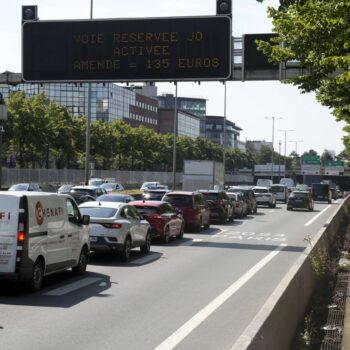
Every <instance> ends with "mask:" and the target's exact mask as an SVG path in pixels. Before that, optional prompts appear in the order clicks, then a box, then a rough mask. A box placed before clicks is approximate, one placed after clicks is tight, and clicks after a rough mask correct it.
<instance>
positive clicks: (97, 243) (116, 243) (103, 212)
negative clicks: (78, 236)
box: [79, 202, 151, 261]
mask: <svg viewBox="0 0 350 350" xmlns="http://www.w3.org/2000/svg"><path fill="white" fill-rule="evenodd" d="M79 209H80V211H81V213H82V215H89V216H90V225H89V234H90V249H91V250H92V251H115V252H116V253H118V255H120V256H121V258H122V259H123V260H124V261H128V260H129V258H130V254H131V249H132V248H135V247H140V249H141V252H143V253H145V254H147V253H149V251H150V247H151V227H150V224H149V223H148V222H147V221H146V220H143V219H142V218H141V217H140V215H139V213H138V212H137V210H136V208H135V207H133V206H132V205H129V204H128V203H118V202H87V203H83V204H81V205H79Z"/></svg>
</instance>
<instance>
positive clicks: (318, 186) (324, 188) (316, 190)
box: [311, 183, 332, 204]
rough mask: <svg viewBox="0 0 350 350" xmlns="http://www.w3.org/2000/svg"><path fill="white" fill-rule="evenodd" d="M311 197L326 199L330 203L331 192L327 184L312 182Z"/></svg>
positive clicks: (317, 199) (319, 199)
mask: <svg viewBox="0 0 350 350" xmlns="http://www.w3.org/2000/svg"><path fill="white" fill-rule="evenodd" d="M311 192H312V198H313V200H314V201H326V202H328V203H329V204H330V203H332V192H331V189H330V186H329V184H325V183H314V184H312V190H311Z"/></svg>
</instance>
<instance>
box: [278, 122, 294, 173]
mask: <svg viewBox="0 0 350 350" xmlns="http://www.w3.org/2000/svg"><path fill="white" fill-rule="evenodd" d="M278 131H283V132H284V174H286V172H287V133H288V132H290V131H294V130H293V129H278Z"/></svg>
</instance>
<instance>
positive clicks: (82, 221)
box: [80, 215, 90, 225]
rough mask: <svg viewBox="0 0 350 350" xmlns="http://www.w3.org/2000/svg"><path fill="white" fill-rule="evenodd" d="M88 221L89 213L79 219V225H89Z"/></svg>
mask: <svg viewBox="0 0 350 350" xmlns="http://www.w3.org/2000/svg"><path fill="white" fill-rule="evenodd" d="M89 223H90V215H83V217H82V218H81V219H80V224H81V225H89Z"/></svg>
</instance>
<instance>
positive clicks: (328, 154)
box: [321, 149, 334, 163]
mask: <svg viewBox="0 0 350 350" xmlns="http://www.w3.org/2000/svg"><path fill="white" fill-rule="evenodd" d="M332 160H334V156H333V153H332V152H330V151H329V150H328V149H325V150H324V151H323V153H322V155H321V162H322V163H323V162H325V161H332Z"/></svg>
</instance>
